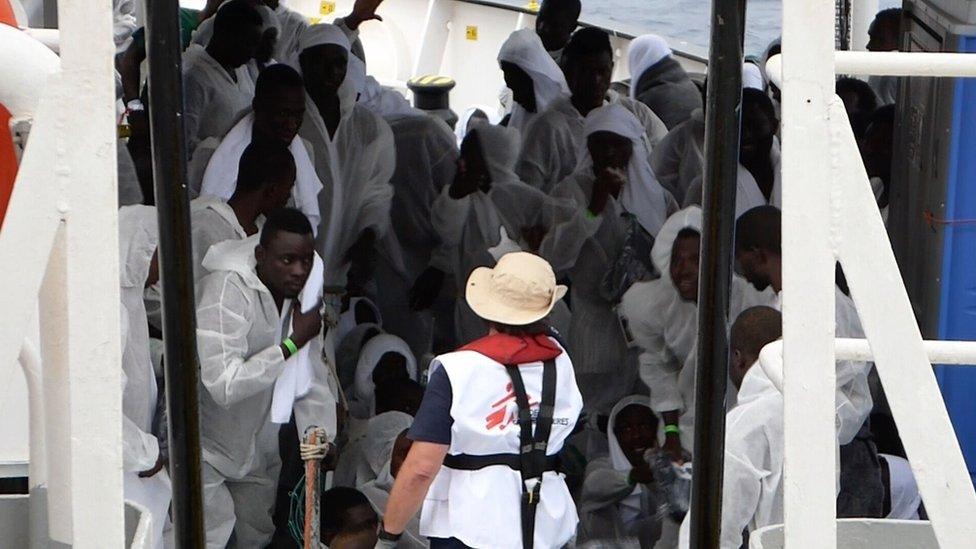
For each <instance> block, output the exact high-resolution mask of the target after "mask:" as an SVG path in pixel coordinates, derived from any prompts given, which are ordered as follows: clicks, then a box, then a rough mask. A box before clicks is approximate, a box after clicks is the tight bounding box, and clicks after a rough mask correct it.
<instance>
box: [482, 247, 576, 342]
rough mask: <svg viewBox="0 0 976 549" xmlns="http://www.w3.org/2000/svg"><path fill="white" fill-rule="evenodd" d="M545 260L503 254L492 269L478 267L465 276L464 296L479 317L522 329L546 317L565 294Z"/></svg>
mask: <svg viewBox="0 0 976 549" xmlns="http://www.w3.org/2000/svg"><path fill="white" fill-rule="evenodd" d="M566 289H567V288H566V286H563V285H561V284H556V274H555V273H554V272H553V270H552V267H551V266H549V263H547V262H546V260H544V259H542V258H541V257H539V256H537V255H533V254H530V253H527V252H514V253H509V254H505V255H503V256H502V257H501V259H499V260H498V263H497V264H496V265H495V268H494V269H492V268H489V267H479V268H477V269H475V270H474V271H472V273H471V276H469V277H468V284H467V288H466V289H465V293H464V297H465V299H466V300H467V301H468V305H469V306H470V307H471V310H473V311H474V312H475V314H477V315H478V316H480V317H481V318H483V319H485V320H488V321H491V322H498V323H501V324H508V325H511V326H525V325H527V324H532V323H535V322H538V321H540V320H542V319H544V318H546V317H547V316H549V313H550V312H551V311H552V308H553V307H555V305H556V302H558V301H559V300H560V299H562V298H563V296H565V295H566Z"/></svg>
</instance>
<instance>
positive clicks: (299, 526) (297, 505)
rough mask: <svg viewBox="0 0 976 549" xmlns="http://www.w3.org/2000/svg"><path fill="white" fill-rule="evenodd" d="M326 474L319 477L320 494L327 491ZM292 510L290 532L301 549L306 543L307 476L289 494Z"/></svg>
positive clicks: (289, 524)
mask: <svg viewBox="0 0 976 549" xmlns="http://www.w3.org/2000/svg"><path fill="white" fill-rule="evenodd" d="M325 476H326V475H325V473H324V472H320V473H319V475H318V484H319V493H320V494H321V493H322V492H324V491H325ZM288 498H289V499H290V500H291V509H290V510H289V512H288V532H289V533H290V534H291V537H292V539H294V540H295V543H297V544H298V546H299V547H302V546H303V545H302V544H304V543H305V475H304V474H302V478H300V479H298V484H296V485H295V487H294V488H293V489H292V490H291V491H290V492H288Z"/></svg>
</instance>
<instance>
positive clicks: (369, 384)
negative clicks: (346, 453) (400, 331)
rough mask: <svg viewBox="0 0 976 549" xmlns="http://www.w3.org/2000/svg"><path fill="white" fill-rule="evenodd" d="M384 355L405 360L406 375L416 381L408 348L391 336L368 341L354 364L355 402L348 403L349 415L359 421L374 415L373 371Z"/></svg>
mask: <svg viewBox="0 0 976 549" xmlns="http://www.w3.org/2000/svg"><path fill="white" fill-rule="evenodd" d="M386 353H396V354H398V355H400V356H402V357H403V358H404V359H405V360H406V367H407V375H409V376H410V379H412V380H415V381H416V379H417V359H415V358H414V356H413V352H412V351H411V350H410V346H409V345H407V343H406V342H405V341H403V340H402V339H400V338H399V337H397V336H395V335H392V334H380V335H378V336H376V337H374V338H372V339H370V340H369V342H368V343H366V345H364V346H363V349H362V351H361V352H360V353H359V361H358V363H357V364H356V378H355V382H354V383H355V391H354V394H355V400H353V401H351V402H350V403H349V408H350V413H351V414H352V415H353V416H354V417H357V418H359V419H367V418H369V417H372V415H373V414H374V413H375V402H374V394H373V393H374V391H375V390H376V386H375V385H374V384H373V370H375V369H376V366H377V365H378V364H379V362H380V359H381V358H383V355H385V354H386Z"/></svg>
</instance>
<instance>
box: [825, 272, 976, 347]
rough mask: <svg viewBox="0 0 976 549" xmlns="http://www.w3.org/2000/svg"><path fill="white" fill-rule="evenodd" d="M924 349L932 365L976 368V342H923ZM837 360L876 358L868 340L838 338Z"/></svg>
mask: <svg viewBox="0 0 976 549" xmlns="http://www.w3.org/2000/svg"><path fill="white" fill-rule="evenodd" d="M873 268H874V267H873V266H872V269H873ZM922 348H923V349H925V354H926V355H928V360H929V362H931V363H932V364H939V365H946V366H976V341H923V342H922ZM837 360H854V361H860V362H873V361H874V360H875V358H874V352H872V351H871V346H870V344H869V343H868V340H866V339H848V338H837Z"/></svg>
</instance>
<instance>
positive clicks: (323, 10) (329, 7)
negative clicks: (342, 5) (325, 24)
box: [319, 0, 336, 15]
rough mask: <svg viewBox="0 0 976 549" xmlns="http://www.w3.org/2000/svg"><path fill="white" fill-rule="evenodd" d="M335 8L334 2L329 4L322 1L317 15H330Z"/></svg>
mask: <svg viewBox="0 0 976 549" xmlns="http://www.w3.org/2000/svg"><path fill="white" fill-rule="evenodd" d="M335 8H336V5H335V2H331V1H329V0H322V3H320V4H319V14H321V15H330V14H331V13H332V12H334V11H335Z"/></svg>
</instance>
